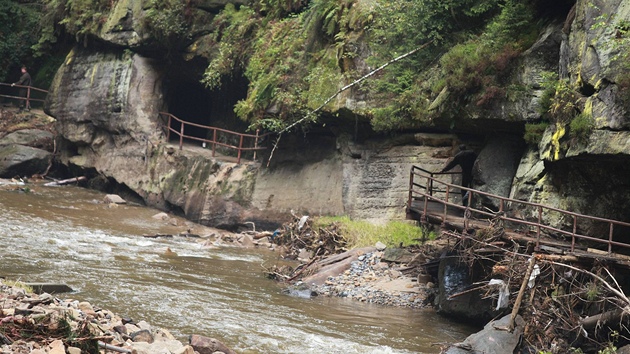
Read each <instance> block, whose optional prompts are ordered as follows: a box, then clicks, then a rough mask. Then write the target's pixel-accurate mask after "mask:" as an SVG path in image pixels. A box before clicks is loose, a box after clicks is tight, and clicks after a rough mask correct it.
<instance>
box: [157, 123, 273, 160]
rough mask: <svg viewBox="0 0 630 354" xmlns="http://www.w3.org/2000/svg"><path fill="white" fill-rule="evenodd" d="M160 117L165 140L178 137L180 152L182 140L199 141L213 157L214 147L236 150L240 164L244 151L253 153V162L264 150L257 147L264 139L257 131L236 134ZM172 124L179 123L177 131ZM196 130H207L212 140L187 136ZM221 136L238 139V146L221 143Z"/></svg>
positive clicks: (262, 147) (261, 147)
mask: <svg viewBox="0 0 630 354" xmlns="http://www.w3.org/2000/svg"><path fill="white" fill-rule="evenodd" d="M160 117H161V118H162V119H164V120H165V121H166V122H165V123H164V128H165V132H166V140H167V141H169V140H170V137H171V133H173V134H175V135H177V136H179V149H180V150H181V149H182V148H183V146H184V139H188V140H196V141H200V142H201V143H205V144H208V145H209V146H211V149H212V156H213V157H214V156H215V153H216V147H217V146H222V147H225V148H228V149H233V150H237V158H236V160H237V161H236V163H239V164H240V163H241V157H242V154H243V152H246V151H253V152H254V160H255V159H256V152H258V151H260V150H264V149H266V147H264V146H259V143H260V139H261V138H262V137H264V136H265V135H260V134H259V131H258V130H256V134H244V133H237V132H233V131H230V130H227V129H222V128H217V127H211V126H208V125H202V124H197V123H191V122H187V121H184V120H181V119H179V118H177V117H176V116H174V115H172V114H170V113H166V112H160ZM173 122H178V123H179V129H175V128H173ZM192 127H194V128H197V129H205V130H207V131H208V132H209V133H210V134H208V135H206V136H212V138H211V139H210V138H200V137H196V136H193V135H189V134H187V131H190V128H192ZM220 136H222V137H223V138H225V137H226V136H228V137H229V136H236V137H238V141H239V143H238V146H236V145H232V144H229V143H226V142H224V141H228V140H229V138H228V139H224V140H223V141H220V140H219V137H220Z"/></svg>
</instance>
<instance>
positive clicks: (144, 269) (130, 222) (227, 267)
mask: <svg viewBox="0 0 630 354" xmlns="http://www.w3.org/2000/svg"><path fill="white" fill-rule="evenodd" d="M32 189H33V192H31V193H22V192H17V191H2V190H0V213H1V214H0V215H1V217H0V243H1V244H2V248H1V251H0V276H5V277H8V278H11V279H19V280H22V281H25V282H56V283H66V284H68V285H69V286H71V287H72V288H73V289H75V290H76V291H75V292H74V293H72V294H63V295H61V297H71V298H74V299H78V300H82V301H83V300H84V301H88V302H90V303H92V304H93V305H94V306H98V307H102V308H105V309H109V310H112V311H114V312H116V313H118V314H120V315H123V316H126V317H131V318H132V319H134V320H136V321H140V320H145V321H147V322H148V323H150V324H151V325H153V326H157V327H163V328H166V329H168V330H169V331H171V333H173V334H174V335H175V336H176V337H177V338H178V339H180V340H182V341H183V342H186V341H187V339H186V338H187V336H188V335H190V334H200V335H204V336H208V337H214V338H217V339H219V340H221V341H222V342H224V343H225V344H226V345H228V346H229V347H231V348H233V349H234V350H236V351H237V352H239V353H439V351H440V350H439V348H438V347H437V346H434V345H432V344H433V343H443V342H457V341H461V340H463V339H464V338H465V337H466V336H467V335H468V334H470V333H471V332H472V331H473V329H472V328H470V327H466V326H462V325H459V324H456V323H453V322H449V321H447V320H445V319H443V318H441V317H439V316H437V315H436V314H435V313H434V312H433V310H430V309H427V310H412V309H400V308H389V307H381V306H374V305H369V304H363V303H359V302H356V301H353V300H348V299H342V298H326V297H315V298H312V299H303V298H296V297H290V296H288V295H285V294H284V293H282V291H281V290H282V289H281V287H280V286H279V285H278V284H277V283H275V282H273V281H270V280H268V279H266V278H265V276H264V272H263V267H262V265H265V264H266V265H270V264H274V263H275V262H279V260H278V256H277V254H276V253H273V252H268V251H262V250H247V249H241V248H234V247H218V248H209V247H206V246H203V245H202V244H201V243H200V241H199V240H198V239H193V238H186V237H173V238H146V237H142V235H154V234H158V233H160V234H177V233H179V232H182V231H184V230H186V229H187V228H189V227H195V226H194V225H191V224H190V223H186V222H185V221H184V220H182V219H179V220H180V222H179V226H173V225H171V224H170V223H167V222H164V221H161V220H159V221H158V220H155V219H153V218H152V216H153V215H154V214H156V213H157V212H158V211H156V210H154V209H150V208H146V207H140V206H130V205H127V206H119V207H116V208H110V207H109V206H108V205H106V204H103V203H100V201H102V200H103V197H104V195H103V194H101V193H99V192H95V191H91V190H86V189H82V188H78V187H43V186H35V187H32ZM167 249H170V250H171V251H172V252H174V253H171V252H167Z"/></svg>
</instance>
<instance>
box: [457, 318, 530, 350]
mask: <svg viewBox="0 0 630 354" xmlns="http://www.w3.org/2000/svg"><path fill="white" fill-rule="evenodd" d="M509 322H510V315H507V316H504V317H502V318H501V319H499V320H497V321H492V322H490V323H488V324H487V325H486V326H485V327H484V328H483V329H482V330H481V331H479V332H477V333H474V334H471V335H470V336H468V338H466V339H465V340H464V342H462V343H457V344H454V345H453V346H451V347H450V348H449V349H448V350H447V351H446V354H472V353H484V354H505V353H514V349H516V346H517V345H518V344H519V343H520V341H521V336H522V335H523V330H524V327H525V321H523V318H521V316H517V317H516V321H515V326H514V330H513V331H512V332H509V331H508V330H507V327H508V325H509Z"/></svg>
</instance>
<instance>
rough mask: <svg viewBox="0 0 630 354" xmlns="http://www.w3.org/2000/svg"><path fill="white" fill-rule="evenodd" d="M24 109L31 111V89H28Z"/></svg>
mask: <svg viewBox="0 0 630 354" xmlns="http://www.w3.org/2000/svg"><path fill="white" fill-rule="evenodd" d="M24 109H27V110H28V109H31V87H30V86H28V87H27V88H26V103H25V106H24Z"/></svg>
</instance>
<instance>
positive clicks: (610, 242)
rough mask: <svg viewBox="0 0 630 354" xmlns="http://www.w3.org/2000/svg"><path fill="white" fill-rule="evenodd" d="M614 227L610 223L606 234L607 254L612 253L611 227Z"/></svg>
mask: <svg viewBox="0 0 630 354" xmlns="http://www.w3.org/2000/svg"><path fill="white" fill-rule="evenodd" d="M614 225H615V224H613V223H612V222H610V231H609V233H608V254H611V253H612V240H613V226H614Z"/></svg>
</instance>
